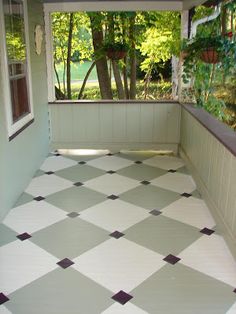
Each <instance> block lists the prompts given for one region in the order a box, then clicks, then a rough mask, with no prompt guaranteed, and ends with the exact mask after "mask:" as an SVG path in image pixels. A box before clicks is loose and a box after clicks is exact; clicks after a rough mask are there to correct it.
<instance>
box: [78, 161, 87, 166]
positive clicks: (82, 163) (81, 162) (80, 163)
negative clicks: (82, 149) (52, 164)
mask: <svg viewBox="0 0 236 314" xmlns="http://www.w3.org/2000/svg"><path fill="white" fill-rule="evenodd" d="M78 164H79V165H85V164H86V162H85V161H79V162H78Z"/></svg>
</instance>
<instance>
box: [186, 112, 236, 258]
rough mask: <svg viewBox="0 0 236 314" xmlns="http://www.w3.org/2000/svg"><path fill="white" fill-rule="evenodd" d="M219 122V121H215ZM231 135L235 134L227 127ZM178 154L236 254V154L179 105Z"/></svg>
mask: <svg viewBox="0 0 236 314" xmlns="http://www.w3.org/2000/svg"><path fill="white" fill-rule="evenodd" d="M218 123H219V124H220V123H221V122H218ZM229 134H231V136H232V138H233V137H236V136H235V134H233V132H232V131H231V130H229ZM180 151H181V156H182V157H184V159H185V160H186V162H187V163H188V165H189V167H190V170H191V173H192V174H193V176H194V179H195V180H196V183H197V185H198V189H199V190H200V192H201V193H202V196H203V198H204V199H205V201H206V202H207V205H208V207H209V208H210V209H211V212H212V214H213V216H214V218H215V220H216V222H217V225H218V230H220V231H221V233H222V234H223V235H224V237H225V239H226V240H227V241H228V245H229V247H230V248H231V251H232V253H233V254H234V256H235V257H236V158H235V156H234V155H233V154H232V153H231V152H230V151H229V150H228V149H227V148H226V147H225V146H224V145H223V144H221V142H220V141H219V140H218V139H217V138H216V137H215V136H214V135H212V134H211V133H210V132H209V131H208V130H207V129H206V128H204V127H203V126H202V125H201V124H200V123H199V122H198V121H197V120H196V119H195V118H194V117H193V116H192V115H191V114H190V113H189V112H187V111H186V110H185V109H184V108H183V109H182V116H181V147H180Z"/></svg>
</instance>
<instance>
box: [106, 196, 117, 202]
mask: <svg viewBox="0 0 236 314" xmlns="http://www.w3.org/2000/svg"><path fill="white" fill-rule="evenodd" d="M107 198H109V199H110V200H113V201H114V200H116V199H117V198H119V196H117V195H114V194H112V195H109V196H107Z"/></svg>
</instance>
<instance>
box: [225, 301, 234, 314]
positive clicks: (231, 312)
mask: <svg viewBox="0 0 236 314" xmlns="http://www.w3.org/2000/svg"><path fill="white" fill-rule="evenodd" d="M226 314H236V303H234V305H233V306H232V307H231V308H230V309H229V310H228V311H227V312H226Z"/></svg>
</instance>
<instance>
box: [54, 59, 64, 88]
mask: <svg viewBox="0 0 236 314" xmlns="http://www.w3.org/2000/svg"><path fill="white" fill-rule="evenodd" d="M54 60H55V58H54ZM53 67H54V71H55V74H56V79H57V84H58V90H59V92H60V93H62V91H61V83H60V79H59V75H58V72H57V68H56V62H55V61H54V62H53Z"/></svg>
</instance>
